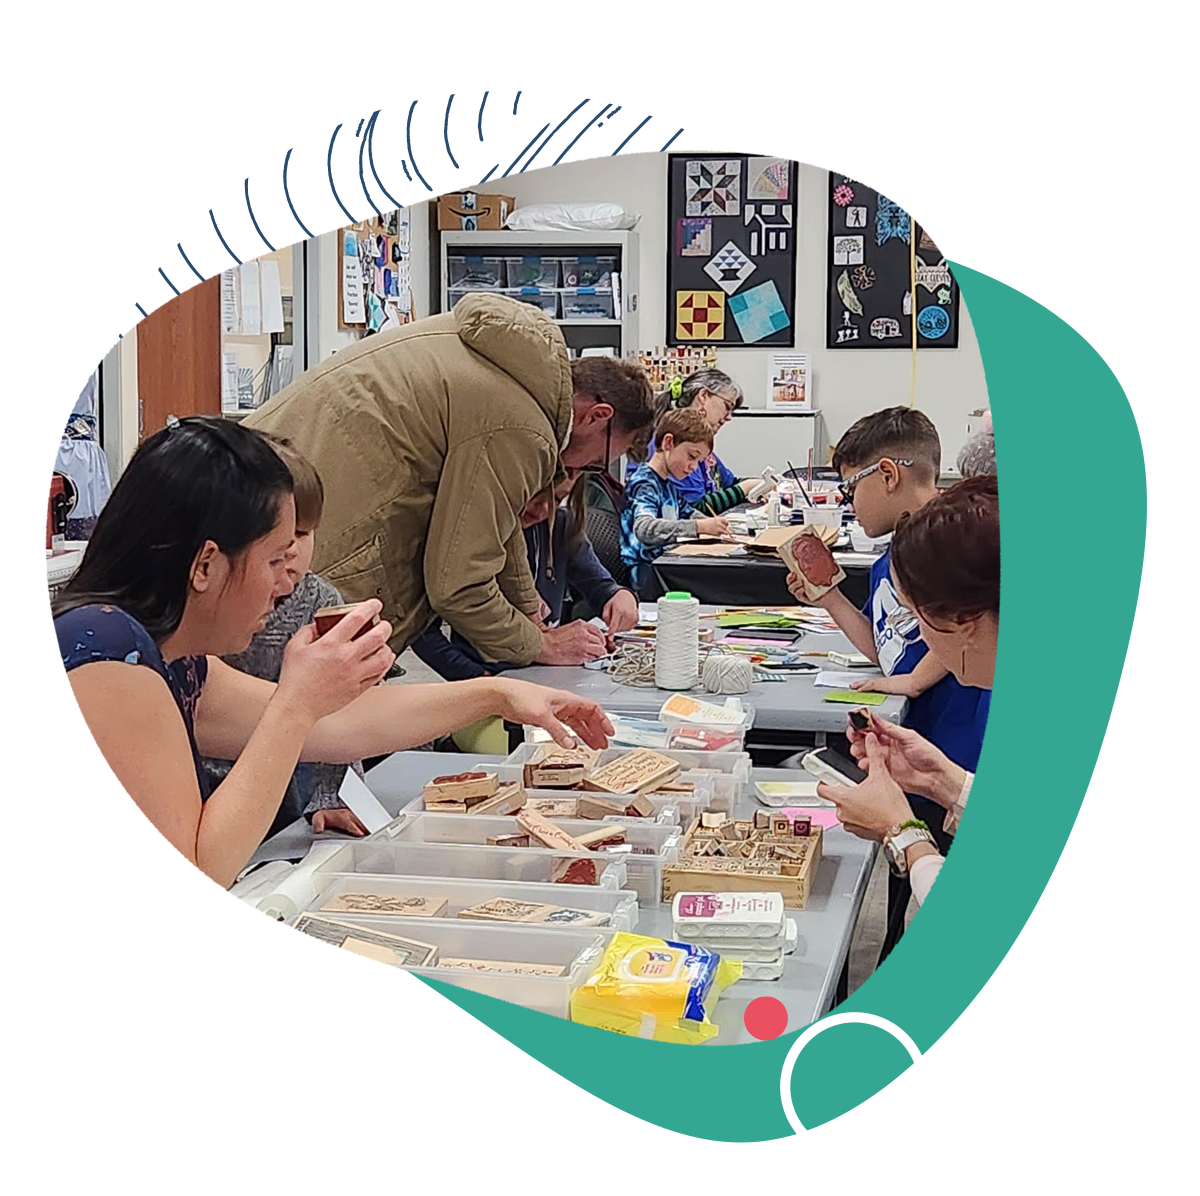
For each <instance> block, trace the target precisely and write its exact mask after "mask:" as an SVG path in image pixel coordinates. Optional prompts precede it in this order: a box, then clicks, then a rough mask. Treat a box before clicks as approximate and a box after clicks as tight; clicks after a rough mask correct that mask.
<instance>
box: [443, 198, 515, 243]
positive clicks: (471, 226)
mask: <svg viewBox="0 0 1200 1196" xmlns="http://www.w3.org/2000/svg"><path fill="white" fill-rule="evenodd" d="M516 206H517V201H516V200H515V199H513V197H512V196H511V195H485V194H483V193H481V192H478V191H456V192H455V193H454V194H453V195H439V196H438V201H437V222H438V229H439V230H440V231H441V232H463V231H465V232H489V233H491V232H498V231H499V230H500V229H502V228H503V227H504V222H505V221H506V220H507V219H508V216H509V213H510V212H511V211H512V210H513V208H515V207H516Z"/></svg>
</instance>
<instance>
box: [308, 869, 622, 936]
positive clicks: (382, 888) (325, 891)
mask: <svg viewBox="0 0 1200 1196" xmlns="http://www.w3.org/2000/svg"><path fill="white" fill-rule="evenodd" d="M321 881H322V883H323V885H324V887H323V888H321V889H320V891H319V892H318V893H317V895H316V897H315V898H314V899H313V900H312V902H311V903H309V906H308V912H309V913H323V914H324V915H325V916H327V917H330V918H336V919H338V920H339V921H345V919H347V918H350V917H354V918H360V917H366V916H370V917H378V918H388V919H389V920H392V921H394V920H395V919H396V918H400V917H404V915H403V914H388V913H386V912H385V911H378V910H371V911H366V910H355V911H353V912H349V911H338V910H326V909H324V907H325V906H326V905H328V904H330V902H332V901H333V900H334V899H335V898H337V897H339V896H342V895H343V894H346V893H365V894H368V895H370V896H378V897H433V898H444V899H445V900H446V908H445V909H444V910H443V911H442V913H441V914H439V915H438V916H437V917H438V920H440V919H442V918H457V917H458V915H459V914H460V913H461V912H462V911H463V910H464V909H469V908H470V907H471V906H473V905H482V904H483V902H485V901H491V900H493V899H494V898H496V897H504V898H507V899H508V900H510V901H531V902H535V903H536V904H538V905H565V906H568V907H570V908H571V909H585V910H588V911H590V912H593V913H599V914H604V915H605V916H606V917H607V918H608V921H607V922H606V923H605V929H607V930H633V929H634V927H636V926H637V922H638V901H637V894H636V893H634V892H633V891H632V890H629V889H601V888H598V887H596V886H595V885H554V884H505V883H502V882H497V881H493V880H472V879H470V878H469V877H462V876H371V875H369V874H367V873H360V874H358V875H355V876H339V875H332V876H331V875H329V874H327V873H322V874H321ZM408 920H409V921H417V922H420V921H428V920H430V919H424V918H409V919H408ZM541 929H543V930H560V929H561V930H576V931H577V930H578V929H579V927H571V926H564V927H558V926H555V925H553V924H549V925H544V926H541ZM586 929H588V930H591V929H593V927H590V926H589V927H586ZM417 937H418V938H419V937H420V936H419V935H418V936H417Z"/></svg>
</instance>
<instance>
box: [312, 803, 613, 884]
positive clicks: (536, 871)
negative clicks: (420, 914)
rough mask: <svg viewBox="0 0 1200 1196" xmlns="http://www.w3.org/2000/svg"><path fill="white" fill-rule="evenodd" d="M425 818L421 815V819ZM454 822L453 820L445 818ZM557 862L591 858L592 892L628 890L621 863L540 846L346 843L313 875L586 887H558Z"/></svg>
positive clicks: (406, 841) (417, 841)
mask: <svg viewBox="0 0 1200 1196" xmlns="http://www.w3.org/2000/svg"><path fill="white" fill-rule="evenodd" d="M422 817H424V815H422ZM443 817H453V815H443ZM559 859H569V860H577V859H589V860H593V861H595V864H596V887H598V888H601V889H626V888H629V887H630V886H629V885H627V884H626V883H625V881H626V869H625V860H624V858H622V857H619V856H610V857H608V858H605V857H604V856H603V855H602V854H599V853H597V852H594V851H593V852H587V853H586V854H584V855H580V854H579V853H578V852H569V851H550V850H548V849H546V848H542V847H488V846H482V847H481V846H474V845H472V846H462V845H455V844H453V843H428V842H423V841H421V840H420V839H403V840H391V841H388V840H383V839H379V840H364V841H363V842H360V843H347V844H346V845H345V846H343V847H341V848H339V850H337V851H336V852H332V853H331V854H330V855H328V856H327V857H325V858H324V859H323V860H322V861H321V863H320V865H319V866H318V868H317V869H315V871H316V873H318V874H321V873H330V872H355V873H360V872H368V873H372V874H373V875H376V876H466V877H472V878H475V879H478V880H502V881H512V882H519V883H521V884H553V885H554V887H555V888H556V889H558V890H559V891H560V892H562V893H564V894H568V895H569V894H570V893H571V892H572V891H574V890H575V889H578V888H584V887H586V886H584V885H566V884H557V883H555V882H554V881H553V880H552V878H551V869H552V867H553V865H554V862H555V861H556V860H559Z"/></svg>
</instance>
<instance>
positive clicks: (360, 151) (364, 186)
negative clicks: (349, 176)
mask: <svg viewBox="0 0 1200 1196" xmlns="http://www.w3.org/2000/svg"><path fill="white" fill-rule="evenodd" d="M366 148H367V139H366V138H365V137H364V138H363V139H362V140H361V141H360V142H359V143H358V181H359V183H360V185H361V186H362V189H363V194H364V195H365V196H366V197H367V203H369V204H370V205H371V210H372V211H373V212H374V213H375V215H376V216H377V217H378V218H379V219H380V220H382V219H383V213H382V212H381V211H380V210H379V209H378V208H377V207H376V206H375V201H374V200H373V199H372V198H371V193H370V191H368V190H367V180H366V177H365V176H364V175H363V151H364V150H365V149H366Z"/></svg>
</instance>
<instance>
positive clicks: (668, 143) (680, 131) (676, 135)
mask: <svg viewBox="0 0 1200 1196" xmlns="http://www.w3.org/2000/svg"><path fill="white" fill-rule="evenodd" d="M682 132H683V130H682V129H680V130H679V132H678V133H676V134H675V137H678V136H679V133H682ZM675 137H672V138H671V141H674V140H675ZM671 141H668V142H667V145H670V144H671ZM667 145H664V146H663V147H662V149H660V150H659V151H658V152H659V153H660V154H661V153H662V152H663V150H665V149H666V148H667Z"/></svg>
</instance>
